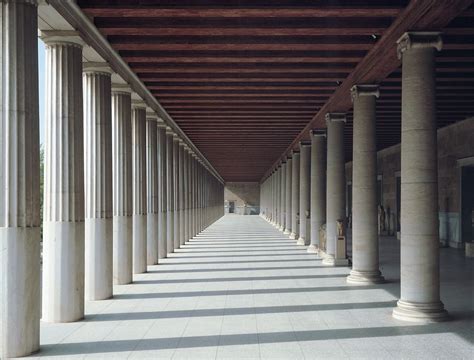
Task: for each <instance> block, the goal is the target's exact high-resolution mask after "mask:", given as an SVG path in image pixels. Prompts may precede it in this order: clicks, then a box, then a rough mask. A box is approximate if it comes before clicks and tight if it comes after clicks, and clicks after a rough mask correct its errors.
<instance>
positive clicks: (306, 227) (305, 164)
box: [296, 142, 311, 245]
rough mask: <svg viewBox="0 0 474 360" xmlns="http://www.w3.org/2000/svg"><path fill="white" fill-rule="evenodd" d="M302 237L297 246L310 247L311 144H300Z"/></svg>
mask: <svg viewBox="0 0 474 360" xmlns="http://www.w3.org/2000/svg"><path fill="white" fill-rule="evenodd" d="M300 151H301V156H300V211H299V213H300V236H299V238H298V241H297V243H296V244H297V245H309V243H310V240H311V232H310V230H311V229H310V225H311V224H310V216H311V214H310V198H309V197H310V193H309V191H310V168H311V143H310V142H301V143H300Z"/></svg>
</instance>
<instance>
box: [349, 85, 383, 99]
mask: <svg viewBox="0 0 474 360" xmlns="http://www.w3.org/2000/svg"><path fill="white" fill-rule="evenodd" d="M360 96H375V97H377V98H378V97H379V96H380V89H379V86H378V85H376V84H360V85H354V86H353V87H351V99H352V102H354V99H355V98H357V97H360Z"/></svg>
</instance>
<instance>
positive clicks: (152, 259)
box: [146, 107, 159, 265]
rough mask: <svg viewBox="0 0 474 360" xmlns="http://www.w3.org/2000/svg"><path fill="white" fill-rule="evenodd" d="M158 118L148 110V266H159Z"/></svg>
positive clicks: (150, 109)
mask: <svg viewBox="0 0 474 360" xmlns="http://www.w3.org/2000/svg"><path fill="white" fill-rule="evenodd" d="M157 123H158V116H157V115H156V114H155V112H154V111H153V109H152V108H150V107H147V109H146V188H147V189H146V197H147V217H146V239H147V240H146V252H147V257H146V258H147V265H156V264H158V219H159V215H158V201H159V199H158V157H157V155H158V151H157V128H156V124H157Z"/></svg>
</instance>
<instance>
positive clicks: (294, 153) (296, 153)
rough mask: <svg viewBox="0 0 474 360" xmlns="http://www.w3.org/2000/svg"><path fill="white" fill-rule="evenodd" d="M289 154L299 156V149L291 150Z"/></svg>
mask: <svg viewBox="0 0 474 360" xmlns="http://www.w3.org/2000/svg"><path fill="white" fill-rule="evenodd" d="M291 154H292V155H293V156H295V155H299V154H300V149H294V150H292V151H291Z"/></svg>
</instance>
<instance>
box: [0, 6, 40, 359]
mask: <svg viewBox="0 0 474 360" xmlns="http://www.w3.org/2000/svg"><path fill="white" fill-rule="evenodd" d="M36 4H37V3H36V1H32V0H25V1H6V0H3V1H2V2H1V3H0V7H1V8H0V9H1V11H0V19H1V24H0V26H1V29H2V30H1V33H2V36H1V37H0V39H1V40H0V42H1V50H0V51H1V53H0V62H1V65H2V66H1V70H0V71H1V77H0V80H1V83H2V84H1V87H0V107H1V109H2V111H1V113H0V119H1V120H0V244H1V245H0V246H1V252H0V260H1V262H0V264H1V269H0V277H1V283H0V286H1V289H2V290H1V292H0V323H1V327H2V328H1V331H0V357H1V358H9V357H18V356H25V355H28V354H31V353H32V352H35V351H37V350H38V349H39V324H40V321H39V319H40V312H41V309H40V308H41V305H40V304H41V298H40V297H41V295H40V197H39V194H40V187H39V181H40V171H39V115H38V54H37V48H38V45H37V42H38V39H37V31H38V30H37V29H38V25H37V18H38V15H37V6H36Z"/></svg>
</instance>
